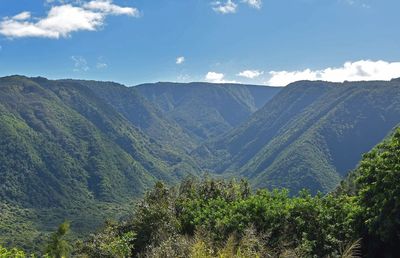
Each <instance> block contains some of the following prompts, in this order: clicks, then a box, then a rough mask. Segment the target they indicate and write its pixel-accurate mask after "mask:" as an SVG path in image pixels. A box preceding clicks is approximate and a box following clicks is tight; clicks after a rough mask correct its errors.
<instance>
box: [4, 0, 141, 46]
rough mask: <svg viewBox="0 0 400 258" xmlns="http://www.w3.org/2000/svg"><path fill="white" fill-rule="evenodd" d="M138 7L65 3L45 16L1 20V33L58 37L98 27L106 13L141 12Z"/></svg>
mask: <svg viewBox="0 0 400 258" xmlns="http://www.w3.org/2000/svg"><path fill="white" fill-rule="evenodd" d="M138 13H139V12H138V10H137V9H136V8H130V7H120V6H117V5H114V4H112V1H111V0H94V1H91V2H88V3H86V4H84V5H83V6H73V5H71V4H64V5H59V6H53V7H51V8H50V10H49V12H48V14H47V16H46V17H42V18H32V17H31V15H30V13H29V12H22V13H19V14H17V15H15V16H14V17H11V18H9V17H6V18H4V19H3V20H2V21H0V34H2V35H4V36H6V37H9V38H22V37H43V38H54V39H58V38H61V37H68V36H70V35H71V33H72V32H76V31H95V30H98V29H99V28H101V27H102V26H103V25H104V20H105V18H106V16H107V15H130V16H138Z"/></svg>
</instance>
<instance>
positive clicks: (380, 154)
mask: <svg viewBox="0 0 400 258" xmlns="http://www.w3.org/2000/svg"><path fill="white" fill-rule="evenodd" d="M357 173H358V174H359V177H358V178H357V180H356V184H357V185H358V189H359V190H358V194H359V196H360V198H359V202H360V206H361V207H362V210H361V213H360V217H361V225H360V226H361V227H362V230H363V233H364V239H365V242H366V245H365V247H366V248H368V249H369V250H368V253H370V254H371V256H375V255H386V256H387V257H395V256H396V255H398V254H399V253H400V247H399V243H400V199H399V197H400V128H399V129H398V130H397V131H396V132H395V133H394V134H393V136H392V137H390V138H389V139H388V140H386V141H384V142H383V143H381V144H379V145H378V146H377V147H376V148H374V149H373V150H372V151H371V152H369V153H367V154H365V155H364V158H363V160H362V161H361V163H360V166H359V168H358V170H357Z"/></svg>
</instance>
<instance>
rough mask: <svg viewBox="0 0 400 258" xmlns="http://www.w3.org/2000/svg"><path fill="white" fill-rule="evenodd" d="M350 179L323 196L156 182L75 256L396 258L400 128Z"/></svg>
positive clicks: (243, 185) (241, 185)
mask: <svg viewBox="0 0 400 258" xmlns="http://www.w3.org/2000/svg"><path fill="white" fill-rule="evenodd" d="M353 175H357V176H351V177H350V178H353V179H354V181H353V184H352V185H353V186H355V188H352V189H353V190H354V189H356V190H354V191H352V189H350V188H349V187H348V184H347V185H342V186H341V187H340V188H339V189H338V190H337V191H336V192H335V193H332V194H328V195H325V196H323V195H321V194H317V195H315V196H311V195H310V193H309V192H307V191H301V192H300V193H298V194H297V195H295V196H294V197H290V196H289V195H288V191H287V190H274V191H272V192H271V191H268V190H258V191H256V192H252V191H251V189H250V187H249V185H248V183H247V182H246V181H240V182H235V181H221V180H211V179H205V180H203V181H201V182H199V181H196V180H191V179H188V180H185V181H183V182H182V183H181V184H180V186H179V187H178V188H168V187H166V186H165V185H164V184H162V183H157V184H156V185H155V187H154V188H153V190H152V191H150V192H148V193H147V194H146V195H145V197H144V199H143V200H142V201H141V202H140V203H139V204H138V205H137V206H136V209H135V214H134V216H133V217H132V218H131V219H129V220H127V221H125V222H124V223H122V224H119V225H115V224H114V225H113V224H109V225H107V226H106V228H105V229H104V230H102V231H101V232H100V233H99V234H94V235H92V238H91V239H90V240H88V241H87V242H85V243H84V244H83V247H82V248H81V249H80V250H78V251H77V252H78V253H82V252H83V253H85V254H87V255H89V256H92V257H96V256H102V257H116V255H115V254H112V253H110V250H112V249H115V250H122V249H124V250H125V254H124V255H123V256H134V257H359V256H361V255H362V256H364V257H393V258H394V257H397V256H398V254H399V253H400V246H398V243H399V241H400V238H399V237H400V200H399V196H400V182H399V180H400V128H399V129H397V130H396V131H395V132H394V134H393V135H392V136H391V137H390V138H388V139H387V140H385V141H384V142H383V143H381V144H379V145H378V146H377V147H375V148H374V149H373V150H372V151H371V152H369V153H367V154H366V155H364V157H363V159H362V161H361V163H360V165H359V167H358V168H357V169H356V170H355V171H354V172H353ZM350 192H353V194H349V193H350ZM107 232H108V233H107ZM104 234H106V235H108V237H109V238H107V237H105V236H104ZM127 239H130V241H126V240H127ZM116 243H119V244H117V246H120V248H116V246H115V245H116ZM128 246H129V247H130V248H127V247H128ZM111 247H113V248H111Z"/></svg>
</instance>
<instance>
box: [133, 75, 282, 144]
mask: <svg viewBox="0 0 400 258" xmlns="http://www.w3.org/2000/svg"><path fill="white" fill-rule="evenodd" d="M136 88H137V90H138V91H139V92H140V93H141V94H142V95H143V96H144V97H146V98H147V99H148V100H149V101H150V102H151V103H153V104H154V105H156V106H157V107H158V108H159V109H160V110H162V111H163V114H164V115H165V116H166V117H168V118H169V119H171V120H173V121H175V122H176V123H178V124H179V125H180V126H181V127H182V128H183V129H184V130H185V131H186V132H187V133H189V134H190V135H191V136H192V137H193V139H195V140H197V141H198V142H202V141H204V140H208V139H210V138H212V137H216V136H219V135H221V134H223V133H226V132H227V131H228V130H231V129H232V128H234V127H236V126H238V125H239V124H240V123H242V122H244V121H245V120H246V119H247V118H248V117H249V116H250V115H251V114H252V113H253V112H255V111H256V110H258V109H259V108H261V107H262V106H263V105H264V104H265V103H267V102H268V101H269V100H270V99H272V98H273V96H275V94H277V93H278V92H279V91H280V88H276V87H275V88H274V87H262V86H253V85H239V84H210V83H188V84H182V83H155V84H143V85H138V86H136Z"/></svg>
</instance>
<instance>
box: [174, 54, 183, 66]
mask: <svg viewBox="0 0 400 258" xmlns="http://www.w3.org/2000/svg"><path fill="white" fill-rule="evenodd" d="M184 62H185V57H184V56H179V57H177V58H176V62H175V63H176V64H178V65H179V64H183V63H184Z"/></svg>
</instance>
